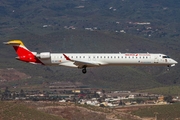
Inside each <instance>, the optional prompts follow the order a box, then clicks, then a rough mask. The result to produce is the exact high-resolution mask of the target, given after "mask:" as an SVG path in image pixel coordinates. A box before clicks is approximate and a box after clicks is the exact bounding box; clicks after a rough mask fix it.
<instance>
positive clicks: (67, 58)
mask: <svg viewBox="0 0 180 120" xmlns="http://www.w3.org/2000/svg"><path fill="white" fill-rule="evenodd" d="M63 56H64V57H65V58H66V60H71V59H70V58H69V57H68V56H67V55H65V54H63Z"/></svg>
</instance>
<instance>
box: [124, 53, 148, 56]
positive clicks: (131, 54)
mask: <svg viewBox="0 0 180 120" xmlns="http://www.w3.org/2000/svg"><path fill="white" fill-rule="evenodd" d="M125 56H151V55H150V54H148V53H147V54H144V53H142V54H140V53H138V54H136V53H126V54H125Z"/></svg>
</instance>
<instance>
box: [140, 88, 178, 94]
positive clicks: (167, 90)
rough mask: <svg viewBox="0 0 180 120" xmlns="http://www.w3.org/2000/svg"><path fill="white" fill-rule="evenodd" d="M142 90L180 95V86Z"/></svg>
mask: <svg viewBox="0 0 180 120" xmlns="http://www.w3.org/2000/svg"><path fill="white" fill-rule="evenodd" d="M140 92H147V93H155V94H163V95H174V96H179V95H180V86H166V87H158V88H152V89H146V90H141V91H140Z"/></svg>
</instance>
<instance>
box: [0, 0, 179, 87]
mask: <svg viewBox="0 0 180 120" xmlns="http://www.w3.org/2000/svg"><path fill="white" fill-rule="evenodd" d="M178 6H179V1H178V0H175V1H173V2H172V1H170V0H165V1H163V2H162V1H157V0H156V1H155V0H153V1H150V2H148V1H143V0H138V1H136V2H134V1H132V0H124V1H119V0H114V1H111V2H109V1H108V0H103V1H102V0H99V1H96V0H92V1H73V0H70V1H59V0H53V1H46V0H41V1H39V0H32V1H31V2H29V1H25V0H18V1H17V0H16V1H15V0H2V1H1V2H0V15H1V16H0V19H1V21H0V42H4V41H8V40H10V39H21V40H23V42H24V43H25V45H26V46H27V47H28V48H29V49H30V50H32V51H37V52H43V51H51V52H92V53H93V52H109V53H111V52H113V53H118V52H122V53H124V52H125V53H126V52H149V53H164V54H168V55H170V56H171V57H172V58H173V59H175V60H177V61H178V60H179V55H178V54H179V51H180V48H179V45H180V42H179V41H178V39H179V38H180V36H179V32H180V29H179V27H178V25H179V22H178V21H179V20H180V16H179V15H180V14H179V13H180V11H179V9H178ZM144 22H145V23H146V22H147V23H150V24H145V25H139V24H140V23H141V24H142V23H144ZM122 30H124V32H123V31H122ZM0 50H1V52H0V55H1V59H0V69H3V68H15V69H17V70H18V71H21V72H24V73H26V74H28V75H30V76H32V77H31V78H30V79H28V80H22V82H26V83H29V84H34V85H36V84H38V85H40V84H42V83H43V82H52V81H63V80H64V81H80V82H83V83H85V84H88V85H90V86H93V87H103V88H110V89H120V90H136V89H139V88H140V89H145V88H153V87H158V86H163V85H174V84H179V83H180V79H179V78H180V74H179V71H180V70H179V65H177V66H175V67H173V68H172V69H171V70H170V71H168V72H167V71H165V68H164V67H121V66H120V67H104V68H90V69H88V73H87V74H86V75H82V73H81V71H80V70H78V69H74V68H65V67H53V66H51V67H49V66H48V67H46V66H35V65H31V64H27V63H22V62H19V61H16V60H15V59H14V57H16V55H15V53H14V51H13V49H12V48H11V47H9V46H5V45H2V44H0ZM112 76H113V77H112ZM8 84H10V85H11V84H12V83H7V85H8ZM13 84H14V83H13Z"/></svg>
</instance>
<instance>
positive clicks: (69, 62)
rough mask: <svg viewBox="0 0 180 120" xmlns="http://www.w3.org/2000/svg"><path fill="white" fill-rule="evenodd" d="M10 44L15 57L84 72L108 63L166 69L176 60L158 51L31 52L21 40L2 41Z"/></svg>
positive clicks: (173, 64)
mask: <svg viewBox="0 0 180 120" xmlns="http://www.w3.org/2000/svg"><path fill="white" fill-rule="evenodd" d="M4 44H6V45H12V46H13V47H14V49H15V51H16V53H17V55H18V56H17V57H16V59H18V60H20V61H24V62H28V63H33V64H38V63H39V64H42V65H61V66H67V67H77V68H81V69H82V73H84V74H85V73H86V72H87V70H86V68H87V67H100V66H110V65H115V66H117V65H144V66H146V65H149V66H153V65H154V66H167V67H168V69H169V68H170V67H172V66H175V64H177V62H176V61H175V60H173V59H172V58H170V57H169V56H167V55H165V54H160V53H50V52H41V53H37V52H31V51H30V50H28V49H27V48H26V47H25V46H24V44H23V42H22V41H21V40H11V41H9V42H4Z"/></svg>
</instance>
